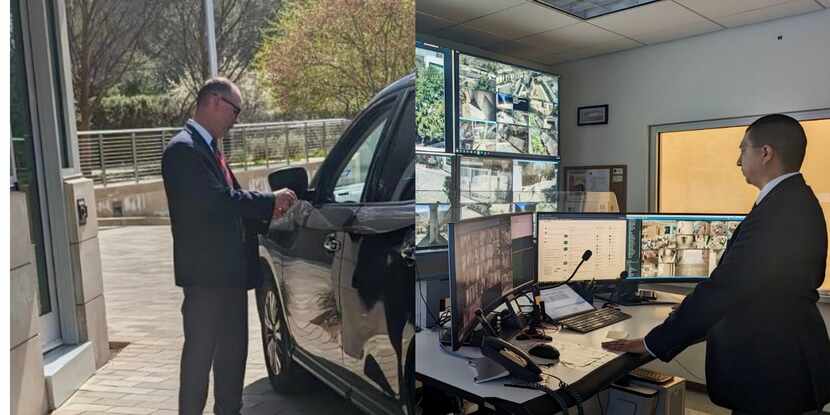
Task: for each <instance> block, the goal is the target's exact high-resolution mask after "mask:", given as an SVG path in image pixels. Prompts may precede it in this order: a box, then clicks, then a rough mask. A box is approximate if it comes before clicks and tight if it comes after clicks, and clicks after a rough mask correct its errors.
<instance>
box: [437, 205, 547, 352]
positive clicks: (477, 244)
mask: <svg viewBox="0 0 830 415" xmlns="http://www.w3.org/2000/svg"><path fill="white" fill-rule="evenodd" d="M449 238H450V241H449V271H450V298H451V300H452V330H451V337H450V338H451V341H450V343H451V345H452V347H453V349H458V348H459V347H461V345H462V344H463V343H464V340H465V339H466V337H467V334H469V332H470V331H471V330H472V329H473V327H475V326H476V317H475V314H476V311H477V310H479V309H481V310H482V311H483V312H484V313H488V312H489V311H492V310H493V309H495V308H496V307H497V306H498V305H500V304H501V303H503V302H505V299H509V298H510V297H511V296H512V295H513V293H518V292H521V291H522V290H524V289H526V288H527V287H529V286H530V285H532V284H534V283H535V282H534V280H533V276H532V267H528V266H526V265H525V263H526V262H529V261H534V260H535V258H533V255H532V253H533V214H532V213H518V214H506V215H498V216H487V217H483V218H475V219H468V220H464V221H461V222H458V223H451V224H450V227H449ZM513 258H517V259H518V261H519V262H520V266H519V267H518V268H514V267H513ZM528 272H530V273H531V274H530V275H531V276H530V280H529V281H526V282H519V283H518V284H514V275H517V274H518V275H520V276H521V277H522V278H527V277H526V276H525V275H526V273H528ZM511 309H512V308H511Z"/></svg>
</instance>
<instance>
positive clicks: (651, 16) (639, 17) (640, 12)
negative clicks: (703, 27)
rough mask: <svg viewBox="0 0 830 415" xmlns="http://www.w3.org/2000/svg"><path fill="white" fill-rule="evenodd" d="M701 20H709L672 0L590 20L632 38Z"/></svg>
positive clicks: (596, 24) (594, 23)
mask: <svg viewBox="0 0 830 415" xmlns="http://www.w3.org/2000/svg"><path fill="white" fill-rule="evenodd" d="M744 1H747V0H744ZM701 22H707V20H706V19H704V18H703V17H700V15H698V14H696V13H694V12H692V11H690V10H689V9H687V8H685V7H683V6H681V5H679V4H677V3H675V2H672V1H661V2H657V3H651V4H648V5H645V6H640V7H635V8H633V9H628V10H625V11H622V12H619V13H614V14H608V15H605V16H601V17H597V18H595V19H591V20H590V23H591V24H593V25H595V26H599V27H602V28H604V29H607V30H610V31H612V32H615V33H619V34H621V35H623V36H628V37H630V38H636V36H637V35H640V34H643V33H655V32H662V31H666V30H670V29H673V28H676V27H678V26H689V25H693V24H696V23H701Z"/></svg>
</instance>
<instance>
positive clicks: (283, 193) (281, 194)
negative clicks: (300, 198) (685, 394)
mask: <svg viewBox="0 0 830 415" xmlns="http://www.w3.org/2000/svg"><path fill="white" fill-rule="evenodd" d="M274 196H276V200H275V201H274V212H273V216H274V218H276V219H279V218H281V217H282V216H283V215H285V212H287V211H288V209H289V208H291V206H293V205H294V202H296V201H297V195H296V194H294V191H292V190H291V189H280V190H277V191H275V192H274Z"/></svg>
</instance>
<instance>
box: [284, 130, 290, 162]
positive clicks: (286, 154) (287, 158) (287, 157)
mask: <svg viewBox="0 0 830 415" xmlns="http://www.w3.org/2000/svg"><path fill="white" fill-rule="evenodd" d="M290 130H291V129H290V127H288V124H286V125H285V165H286V166H290V165H291V153H290V152H289V151H290V150H291V149H290V148H289V147H288V133H289V131H290Z"/></svg>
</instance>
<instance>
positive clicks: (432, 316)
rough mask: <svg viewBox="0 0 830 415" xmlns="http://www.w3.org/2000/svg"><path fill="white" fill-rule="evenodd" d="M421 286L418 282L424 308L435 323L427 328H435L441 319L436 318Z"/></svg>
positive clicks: (416, 272) (416, 267)
mask: <svg viewBox="0 0 830 415" xmlns="http://www.w3.org/2000/svg"><path fill="white" fill-rule="evenodd" d="M415 274H416V275H417V274H418V265H417V263H416V265H415ZM422 282H423V281H422ZM416 283H417V282H416ZM421 288H422V287H421V285H420V284H419V283H418V295H420V296H421V301H423V302H424V308H426V310H427V313H429V316H430V317H431V318H432V321H433V325H432V326H431V327H427V328H428V329H433V328H435V327H436V326H437V325H439V322H440V320H439V319H438V318H436V317H435V314H432V310H430V309H429V303H427V299H426V297H424V292H423V290H422V289H421ZM439 314H440V313H439Z"/></svg>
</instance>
